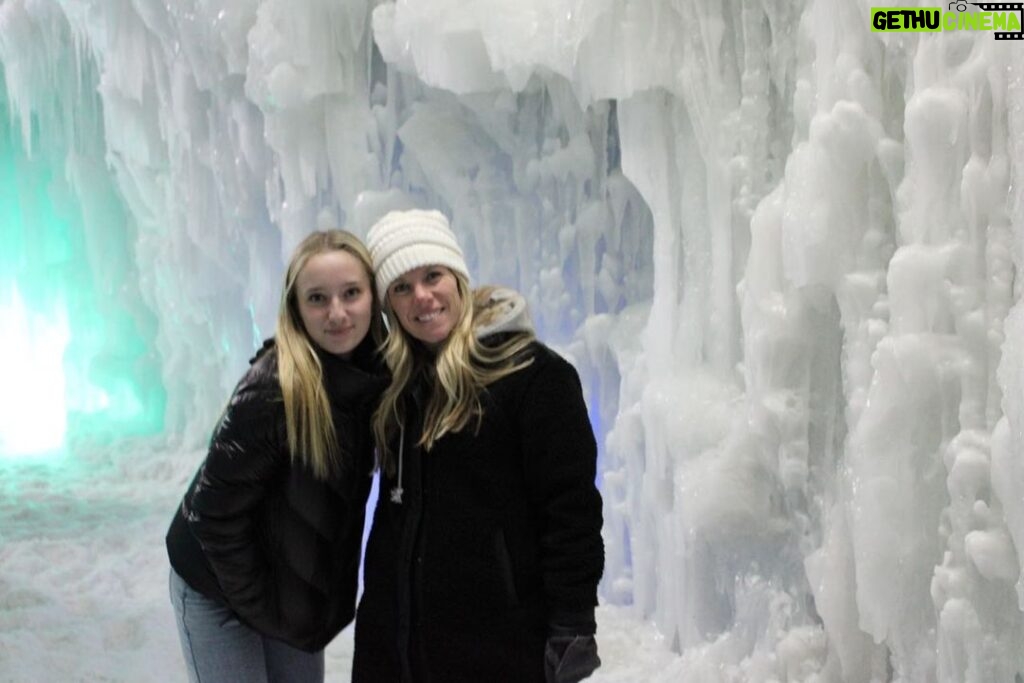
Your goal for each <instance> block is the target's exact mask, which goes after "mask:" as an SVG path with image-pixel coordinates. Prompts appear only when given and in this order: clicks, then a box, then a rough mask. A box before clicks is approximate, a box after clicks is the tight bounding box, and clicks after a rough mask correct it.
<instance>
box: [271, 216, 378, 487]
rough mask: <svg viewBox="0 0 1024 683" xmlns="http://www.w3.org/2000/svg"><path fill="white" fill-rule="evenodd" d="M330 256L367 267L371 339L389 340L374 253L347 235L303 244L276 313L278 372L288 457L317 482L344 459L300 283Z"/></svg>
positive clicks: (317, 235)
mask: <svg viewBox="0 0 1024 683" xmlns="http://www.w3.org/2000/svg"><path fill="white" fill-rule="evenodd" d="M329 251H345V252H348V253H349V254H351V255H352V256H354V257H355V258H356V259H357V260H358V261H359V263H360V264H361V265H362V266H363V270H364V271H366V277H367V284H368V286H369V287H370V295H371V296H372V297H373V303H372V304H371V314H370V315H371V318H370V335H371V336H372V338H373V340H374V342H375V343H376V344H379V343H380V341H381V340H382V339H383V336H384V335H383V323H382V318H381V311H380V300H379V299H378V298H377V287H376V283H375V280H374V276H373V267H372V266H371V265H370V264H371V261H370V253H369V252H368V251H367V250H366V247H365V246H364V245H363V243H362V242H360V241H359V238H358V237H356V236H355V235H353V234H352V233H350V232H346V231H344V230H326V231H322V232H314V233H312V234H310V235H309V236H307V237H306V238H305V239H304V240H302V242H300V243H299V246H298V247H296V248H295V252H294V253H293V254H292V258H291V261H290V262H289V263H288V270H287V271H286V272H285V276H284V288H283V289H282V290H281V304H280V306H279V307H278V310H277V372H278V382H279V383H280V385H281V394H282V395H283V396H284V416H285V425H286V427H287V431H288V451H289V452H290V453H291V458H292V461H293V462H294V461H299V462H302V463H303V464H305V465H306V466H307V467H309V468H310V469H311V470H312V471H313V475H314V476H315V477H316V478H318V479H327V478H328V477H329V476H330V475H331V474H332V473H333V472H335V471H336V468H337V467H338V465H339V459H340V458H341V457H342V453H341V449H340V448H339V443H338V433H337V430H336V427H335V425H334V420H333V419H332V418H331V404H330V402H329V401H328V398H327V390H326V388H325V387H324V381H323V367H322V366H321V364H320V358H319V357H318V356H317V353H316V345H315V342H314V341H313V340H312V339H310V338H309V334H308V333H307V332H306V327H305V325H303V323H302V316H301V314H300V313H299V302H298V295H297V293H296V288H295V283H296V280H298V277H299V273H301V272H302V269H303V268H305V267H306V264H307V263H308V262H309V259H310V258H312V257H313V256H316V255H317V254H322V253H324V252H329Z"/></svg>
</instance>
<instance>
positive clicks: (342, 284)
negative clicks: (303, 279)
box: [303, 280, 363, 292]
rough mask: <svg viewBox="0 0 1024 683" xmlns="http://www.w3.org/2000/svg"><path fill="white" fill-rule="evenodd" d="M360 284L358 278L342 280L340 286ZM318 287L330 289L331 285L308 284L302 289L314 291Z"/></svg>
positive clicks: (357, 285)
mask: <svg viewBox="0 0 1024 683" xmlns="http://www.w3.org/2000/svg"><path fill="white" fill-rule="evenodd" d="M362 284H363V283H361V282H360V281H359V280H349V281H348V282H342V283H341V287H342V288H344V287H361V286H362ZM319 289H331V287H330V285H321V284H314V285H310V286H309V287H306V288H305V289H304V290H303V291H306V292H314V291H316V290H319Z"/></svg>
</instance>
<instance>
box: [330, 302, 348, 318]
mask: <svg viewBox="0 0 1024 683" xmlns="http://www.w3.org/2000/svg"><path fill="white" fill-rule="evenodd" d="M327 315H328V317H329V318H330V319H331V320H344V318H345V316H347V315H348V311H346V310H345V307H344V306H342V304H341V300H340V299H338V298H333V299H331V305H330V307H329V308H328V310H327Z"/></svg>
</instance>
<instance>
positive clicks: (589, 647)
mask: <svg viewBox="0 0 1024 683" xmlns="http://www.w3.org/2000/svg"><path fill="white" fill-rule="evenodd" d="M599 666H601V658H600V657H598V656H597V641H596V640H594V636H550V637H548V642H547V645H546V646H545V647H544V677H545V679H547V683H576V682H577V681H582V680H583V679H584V678H586V677H587V676H589V675H590V674H592V673H594V670H595V669H597V667H599Z"/></svg>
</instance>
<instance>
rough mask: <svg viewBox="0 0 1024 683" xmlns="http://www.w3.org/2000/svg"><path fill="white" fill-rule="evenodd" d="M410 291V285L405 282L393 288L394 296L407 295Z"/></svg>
mask: <svg viewBox="0 0 1024 683" xmlns="http://www.w3.org/2000/svg"><path fill="white" fill-rule="evenodd" d="M408 291H409V285H408V284H407V283H405V282H396V283H395V284H393V285H392V286H391V293H392V294H405V293H406V292H408Z"/></svg>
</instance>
